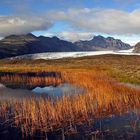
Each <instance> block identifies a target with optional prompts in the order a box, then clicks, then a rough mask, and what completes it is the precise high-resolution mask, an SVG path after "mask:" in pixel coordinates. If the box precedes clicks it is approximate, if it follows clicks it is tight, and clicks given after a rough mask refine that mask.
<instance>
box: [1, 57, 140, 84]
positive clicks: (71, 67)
mask: <svg viewBox="0 0 140 140" xmlns="http://www.w3.org/2000/svg"><path fill="white" fill-rule="evenodd" d="M42 71H43V72H44V71H60V72H62V71H70V72H74V71H100V72H104V73H106V74H107V75H108V76H109V77H112V78H115V79H116V80H119V81H121V82H128V83H135V84H140V56H124V55H101V56H92V57H82V58H70V59H60V60H22V61H21V60H0V72H42Z"/></svg>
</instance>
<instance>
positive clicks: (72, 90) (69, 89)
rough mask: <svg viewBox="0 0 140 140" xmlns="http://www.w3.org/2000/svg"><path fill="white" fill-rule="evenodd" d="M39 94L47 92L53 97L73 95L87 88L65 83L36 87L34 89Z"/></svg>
mask: <svg viewBox="0 0 140 140" xmlns="http://www.w3.org/2000/svg"><path fill="white" fill-rule="evenodd" d="M32 91H33V92H34V93H37V94H46V95H48V96H51V97H62V96H72V95H74V94H78V93H79V94H82V93H83V92H84V91H85V90H84V89H83V88H81V87H77V86H75V85H72V84H69V83H64V84H61V85H59V86H57V87H53V86H48V87H44V88H41V87H36V88H35V89H33V90H32Z"/></svg>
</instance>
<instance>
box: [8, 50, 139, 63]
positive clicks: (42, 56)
mask: <svg viewBox="0 0 140 140" xmlns="http://www.w3.org/2000/svg"><path fill="white" fill-rule="evenodd" d="M104 54H118V55H140V53H133V49H130V50H120V51H88V52H49V53H37V54H27V55H22V56H17V57H12V58H10V59H46V60H48V59H61V58H77V57H84V56H95V55H104Z"/></svg>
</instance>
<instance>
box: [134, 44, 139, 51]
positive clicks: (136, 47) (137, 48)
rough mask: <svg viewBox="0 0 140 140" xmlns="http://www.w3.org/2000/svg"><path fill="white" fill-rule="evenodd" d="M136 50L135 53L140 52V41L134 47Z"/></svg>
mask: <svg viewBox="0 0 140 140" xmlns="http://www.w3.org/2000/svg"><path fill="white" fill-rule="evenodd" d="M134 52H135V53H140V42H138V43H137V44H136V45H135V47H134Z"/></svg>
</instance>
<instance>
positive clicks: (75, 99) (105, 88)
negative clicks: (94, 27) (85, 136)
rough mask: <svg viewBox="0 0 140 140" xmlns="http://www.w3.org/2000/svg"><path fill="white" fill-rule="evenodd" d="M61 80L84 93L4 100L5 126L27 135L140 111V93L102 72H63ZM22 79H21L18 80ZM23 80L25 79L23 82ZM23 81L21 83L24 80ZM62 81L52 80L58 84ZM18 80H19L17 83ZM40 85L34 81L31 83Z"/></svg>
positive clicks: (1, 102)
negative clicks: (56, 96)
mask: <svg viewBox="0 0 140 140" xmlns="http://www.w3.org/2000/svg"><path fill="white" fill-rule="evenodd" d="M61 75H62V77H61V79H63V81H65V82H68V83H72V84H74V85H77V86H79V87H83V88H85V89H86V90H85V93H84V94H76V95H73V96H70V97H68V96H63V97H62V98H57V99H56V100H54V99H52V98H43V97H40V98H35V97H32V98H27V99H25V98H24V99H22V100H20V101H19V100H16V99H9V100H2V99H0V118H1V120H2V122H3V126H4V127H8V126H14V127H17V128H20V130H21V131H22V134H23V135H24V136H28V135H34V134H35V133H36V132H38V131H39V132H45V133H47V132H53V131H56V130H58V129H60V128H65V127H69V126H71V125H78V124H84V123H87V122H88V123H90V122H94V121H95V120H96V119H101V118H106V117H111V116H112V115H114V114H123V113H126V112H129V111H131V110H135V109H139V108H140V90H138V89H135V88H132V87H128V86H126V85H125V84H121V83H118V82H117V81H116V80H113V79H112V78H110V77H108V76H107V75H106V73H103V72H102V73H101V72H99V71H95V70H94V71H93V70H92V71H88V72H87V71H84V70H83V71H81V72H80V71H70V70H69V71H62V72H61ZM17 79H18V78H17ZM20 80H21V79H20ZM20 80H19V81H20ZM57 80H58V81H59V80H60V79H57V78H55V80H52V81H53V82H54V83H56V81H57ZM17 81H18V80H17ZM34 81H35V83H36V82H40V79H32V80H31V82H33V83H34Z"/></svg>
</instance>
